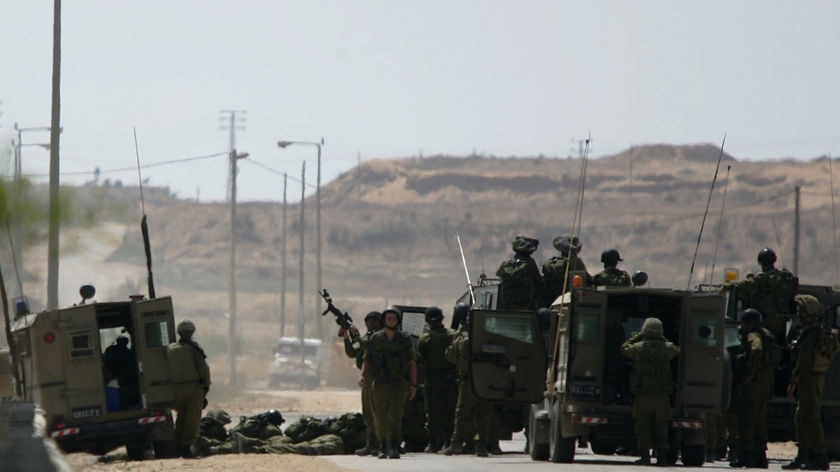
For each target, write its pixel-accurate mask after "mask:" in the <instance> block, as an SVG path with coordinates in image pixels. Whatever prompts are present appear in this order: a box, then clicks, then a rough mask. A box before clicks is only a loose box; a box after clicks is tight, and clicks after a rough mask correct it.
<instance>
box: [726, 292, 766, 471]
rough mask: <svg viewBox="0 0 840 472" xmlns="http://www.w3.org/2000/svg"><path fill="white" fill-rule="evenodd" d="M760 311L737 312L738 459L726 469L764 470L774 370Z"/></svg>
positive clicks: (751, 309)
mask: <svg viewBox="0 0 840 472" xmlns="http://www.w3.org/2000/svg"><path fill="white" fill-rule="evenodd" d="M761 323H762V316H761V312H759V311H758V310H756V309H754V308H748V309H746V310H744V312H743V313H741V326H739V327H738V332H739V334H740V335H741V353H740V354H739V355H738V357H737V358H736V361H735V381H736V382H737V383H738V390H739V399H740V403H739V404H738V441H739V445H738V459H737V460H735V461H733V462H730V463H729V466H730V467H748V468H752V467H757V468H762V469H766V468H767V452H766V451H767V406H768V404H769V401H770V394H771V392H772V386H773V379H774V376H775V369H774V367H773V365H772V364H771V362H770V349H772V345H771V342H772V341H771V339H772V334H771V333H770V332H769V331H767V330H766V329H764V328H762V327H761Z"/></svg>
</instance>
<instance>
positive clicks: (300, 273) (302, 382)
mask: <svg viewBox="0 0 840 472" xmlns="http://www.w3.org/2000/svg"><path fill="white" fill-rule="evenodd" d="M305 191H306V161H303V166H302V168H301V171H300V264H298V276H299V282H298V303H300V311H299V312H298V334H299V335H300V365H301V368H300V388H303V386H304V385H306V377H305V372H304V369H303V366H304V365H306V364H304V363H303V361H304V350H305V346H304V342H303V338H304V335H305V331H304V329H303V322H304V320H305V319H306V315H305V314H304V308H303V293H304V292H303V250H304V246H303V233H304V231H303V223H304V221H303V215H304V213H303V202H304V196H305V194H304V192H305Z"/></svg>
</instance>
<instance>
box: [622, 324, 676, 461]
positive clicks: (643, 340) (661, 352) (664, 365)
mask: <svg viewBox="0 0 840 472" xmlns="http://www.w3.org/2000/svg"><path fill="white" fill-rule="evenodd" d="M620 349H621V353H622V354H624V356H625V357H628V358H630V359H632V360H633V370H632V372H631V373H630V392H631V393H632V394H633V418H634V420H635V425H634V428H633V429H634V431H635V433H636V445H637V446H638V449H639V450H640V451H641V457H640V458H639V460H637V461H636V463H637V464H643V465H647V464H650V447H651V446H652V445H655V448H656V465H672V464H673V461H672V460H671V452H670V449H669V444H668V420H669V419H670V418H671V400H670V398H669V395H670V394H671V393H672V392H673V390H674V377H673V374H672V373H671V359H673V358H675V357H677V355H678V354H679V353H680V348H679V347H678V346H677V345H675V344H674V343H672V342H671V341H668V340H667V339H666V338H665V333H664V329H663V327H662V321H660V320H659V319H658V318H652V317H651V318H647V319H646V320H645V322H644V323H643V324H642V330H641V331H640V332H639V333H637V334H636V335H634V336H633V337H631V338H630V339H628V340H627V341H624V343H623V344H622V345H621V347H620ZM651 433H653V438H651Z"/></svg>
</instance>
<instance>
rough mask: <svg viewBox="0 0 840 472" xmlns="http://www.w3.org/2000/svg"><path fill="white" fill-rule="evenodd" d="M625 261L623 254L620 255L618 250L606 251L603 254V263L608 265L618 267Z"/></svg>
mask: <svg viewBox="0 0 840 472" xmlns="http://www.w3.org/2000/svg"><path fill="white" fill-rule="evenodd" d="M623 260H624V259H622V258H621V254H619V253H618V249H605V250H604V252H602V253H601V262H602V263H604V264H607V265H611V266H612V265H616V264H618V263H619V262H620V261H623Z"/></svg>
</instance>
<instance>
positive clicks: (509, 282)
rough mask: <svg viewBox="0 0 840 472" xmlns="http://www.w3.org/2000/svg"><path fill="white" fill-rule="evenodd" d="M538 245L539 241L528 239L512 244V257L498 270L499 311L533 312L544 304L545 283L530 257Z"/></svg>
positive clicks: (523, 237) (517, 240)
mask: <svg viewBox="0 0 840 472" xmlns="http://www.w3.org/2000/svg"><path fill="white" fill-rule="evenodd" d="M539 244H540V242H539V240H536V239H533V238H528V237H525V236H517V237H516V239H514V240H513V244H512V247H513V252H514V254H513V257H511V258H510V259H508V260H506V261H504V262H502V264H501V265H500V266H499V269H498V270H496V275H497V276H498V277H499V278H500V279H501V283H500V285H499V300H498V303H497V307H498V308H499V309H500V310H503V309H514V310H517V309H518V310H532V309H535V308H537V307H538V306H537V305H539V304H540V303H541V302H542V297H543V279H542V275H540V268H539V267H538V266H537V262H536V261H535V260H534V258H533V257H531V254H533V253H534V251H536V250H537V246H539Z"/></svg>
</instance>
